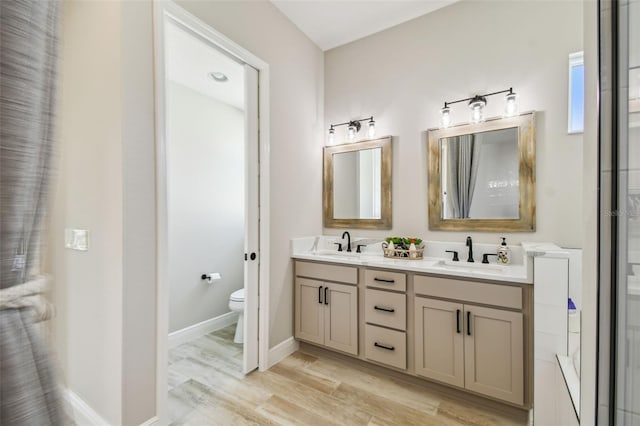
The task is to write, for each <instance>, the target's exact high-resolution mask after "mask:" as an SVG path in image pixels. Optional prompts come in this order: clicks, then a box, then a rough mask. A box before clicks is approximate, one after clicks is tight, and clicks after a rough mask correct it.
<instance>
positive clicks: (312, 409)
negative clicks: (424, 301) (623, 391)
mask: <svg viewBox="0 0 640 426" xmlns="http://www.w3.org/2000/svg"><path fill="white" fill-rule="evenodd" d="M234 330H235V325H233V326H230V327H227V328H225V329H222V330H219V331H216V332H214V333H211V334H209V335H207V336H204V337H201V338H199V339H197V340H194V341H192V342H188V343H185V344H183V345H181V346H178V347H176V348H173V349H171V351H170V353H169V407H168V408H169V410H168V411H169V421H170V424H172V425H246V424H253V425H314V426H315V425H369V426H374V425H375V426H382V425H445V426H446V425H474V426H485V425H526V424H527V420H526V418H525V417H526V416H524V417H523V416H515V415H514V414H512V413H506V412H504V413H503V412H501V411H496V410H491V409H488V408H487V407H483V406H482V405H479V404H473V403H470V402H469V401H467V400H457V399H455V398H453V397H451V396H450V395H440V394H438V393H437V392H435V391H434V390H433V389H429V388H427V387H423V386H419V385H417V384H415V383H409V382H404V381H403V380H400V379H398V378H397V377H391V376H389V375H386V374H384V373H382V372H380V371H376V370H371V371H369V370H368V369H366V368H353V366H350V365H348V364H347V363H345V362H342V361H341V360H336V359H332V358H331V357H324V356H321V355H312V354H309V353H305V352H302V351H299V352H296V353H294V354H293V355H291V356H289V357H288V358H287V359H285V360H284V361H282V362H281V363H280V364H278V365H276V366H274V367H272V368H271V369H270V370H269V371H266V372H258V371H255V372H253V373H251V374H249V375H248V376H244V375H243V374H242V373H241V365H242V346H241V345H236V344H234V343H233V333H234Z"/></svg>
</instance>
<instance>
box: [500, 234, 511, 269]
mask: <svg viewBox="0 0 640 426" xmlns="http://www.w3.org/2000/svg"><path fill="white" fill-rule="evenodd" d="M497 254H498V263H502V264H503V265H506V264H507V263H509V262H511V249H510V248H509V246H508V245H507V239H506V237H502V244H500V247H498V253H497Z"/></svg>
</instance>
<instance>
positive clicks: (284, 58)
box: [177, 0, 324, 347]
mask: <svg viewBox="0 0 640 426" xmlns="http://www.w3.org/2000/svg"><path fill="white" fill-rule="evenodd" d="M177 3H178V4H179V5H180V6H182V7H183V8H185V9H186V10H187V11H189V12H191V13H192V14H193V15H195V16H197V17H198V18H200V19H201V20H203V21H204V22H206V23H207V24H209V25H210V26H211V27H213V28H214V29H215V30H217V31H219V32H221V33H223V34H224V35H226V36H227V37H229V38H230V39H232V40H233V41H234V42H236V43H237V44H239V45H241V46H242V47H244V48H245V49H247V50H249V51H251V53H253V54H254V55H256V56H258V57H259V58H260V59H262V60H263V61H265V62H267V63H268V64H269V72H270V76H271V81H270V85H269V91H270V111H269V113H270V125H271V134H270V138H271V156H270V161H271V185H270V192H271V212H270V214H271V223H270V233H271V253H270V256H271V261H270V264H269V267H270V268H271V287H270V298H271V300H270V301H271V306H270V309H271V312H270V314H271V324H270V325H269V327H270V342H269V345H270V347H273V346H275V345H277V344H278V343H280V342H282V341H283V340H285V339H287V338H289V337H291V336H292V335H293V264H292V262H291V259H290V258H289V240H290V239H291V238H294V237H299V236H302V235H314V234H320V233H321V232H322V145H323V143H324V139H323V138H324V117H323V109H324V106H323V105H324V97H323V94H324V86H323V81H324V77H323V76H324V73H323V67H324V62H323V60H324V57H323V54H322V51H321V50H320V49H319V48H318V47H316V46H315V45H314V44H313V43H312V42H311V41H310V40H309V39H308V38H306V37H305V36H304V35H303V34H302V33H301V32H300V31H299V30H298V29H297V28H296V27H295V26H294V25H293V24H292V23H291V22H290V21H289V20H288V19H287V18H286V17H285V16H284V15H282V13H280V11H278V10H277V9H276V8H275V7H274V6H273V5H272V4H271V3H270V2H268V1H266V0H260V1H235V2H232V1H230V2H227V1H224V2H203V1H182V0H179V1H177Z"/></svg>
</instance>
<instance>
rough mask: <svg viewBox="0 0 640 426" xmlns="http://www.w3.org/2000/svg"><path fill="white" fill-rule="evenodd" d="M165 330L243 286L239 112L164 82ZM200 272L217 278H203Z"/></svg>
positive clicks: (221, 306)
mask: <svg viewBox="0 0 640 426" xmlns="http://www.w3.org/2000/svg"><path fill="white" fill-rule="evenodd" d="M165 89H166V92H165V93H166V98H167V103H166V116H165V117H166V120H165V121H166V126H167V139H166V144H167V171H168V173H167V187H168V189H167V192H168V202H167V205H168V218H169V235H168V242H169V244H168V245H169V250H168V251H169V259H168V269H169V333H171V332H174V331H178V330H182V329H184V328H187V327H190V326H193V325H195V324H198V323H200V322H202V321H206V320H210V319H212V318H215V317H218V316H220V315H223V314H226V313H227V312H229V295H230V294H231V293H232V292H233V291H235V290H238V289H240V288H242V287H243V286H244V260H243V257H242V256H243V253H244V238H245V232H244V216H245V212H244V210H245V209H244V200H245V191H244V187H245V179H244V165H245V161H244V158H245V149H244V115H245V114H244V111H242V110H240V109H238V108H236V107H233V106H231V105H228V104H225V103H223V102H220V101H219V100H217V99H214V98H212V97H210V96H206V95H203V94H202V93H199V92H196V91H195V90H193V89H191V88H188V87H186V86H183V85H181V84H178V83H175V82H173V81H167V82H166V85H165ZM206 272H219V273H220V274H221V275H222V279H221V280H220V281H216V282H214V283H213V284H207V283H206V282H205V281H202V280H201V279H200V275H201V274H202V273H206Z"/></svg>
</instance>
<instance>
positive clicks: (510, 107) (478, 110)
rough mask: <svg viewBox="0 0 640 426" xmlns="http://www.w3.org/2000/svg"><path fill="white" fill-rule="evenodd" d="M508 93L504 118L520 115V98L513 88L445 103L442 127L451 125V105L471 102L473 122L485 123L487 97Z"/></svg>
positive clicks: (441, 115)
mask: <svg viewBox="0 0 640 426" xmlns="http://www.w3.org/2000/svg"><path fill="white" fill-rule="evenodd" d="M501 93H506V94H507V95H506V96H505V98H504V101H505V103H504V114H503V116H504V117H512V116H514V115H516V114H517V113H518V98H517V96H516V94H515V92H514V91H513V87H510V88H509V89H506V90H500V91H499V92H493V93H486V94H484V95H475V96H473V97H471V98H465V99H458V100H456V101H450V102H447V101H445V103H444V108H442V109H441V110H440V127H442V128H447V127H449V126H450V125H451V108H450V107H449V105H452V104H457V103H459V102H467V101H468V102H469V108H470V109H471V122H472V123H480V122H481V121H484V107H485V106H486V105H487V97H489V96H493V95H499V94H501Z"/></svg>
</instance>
